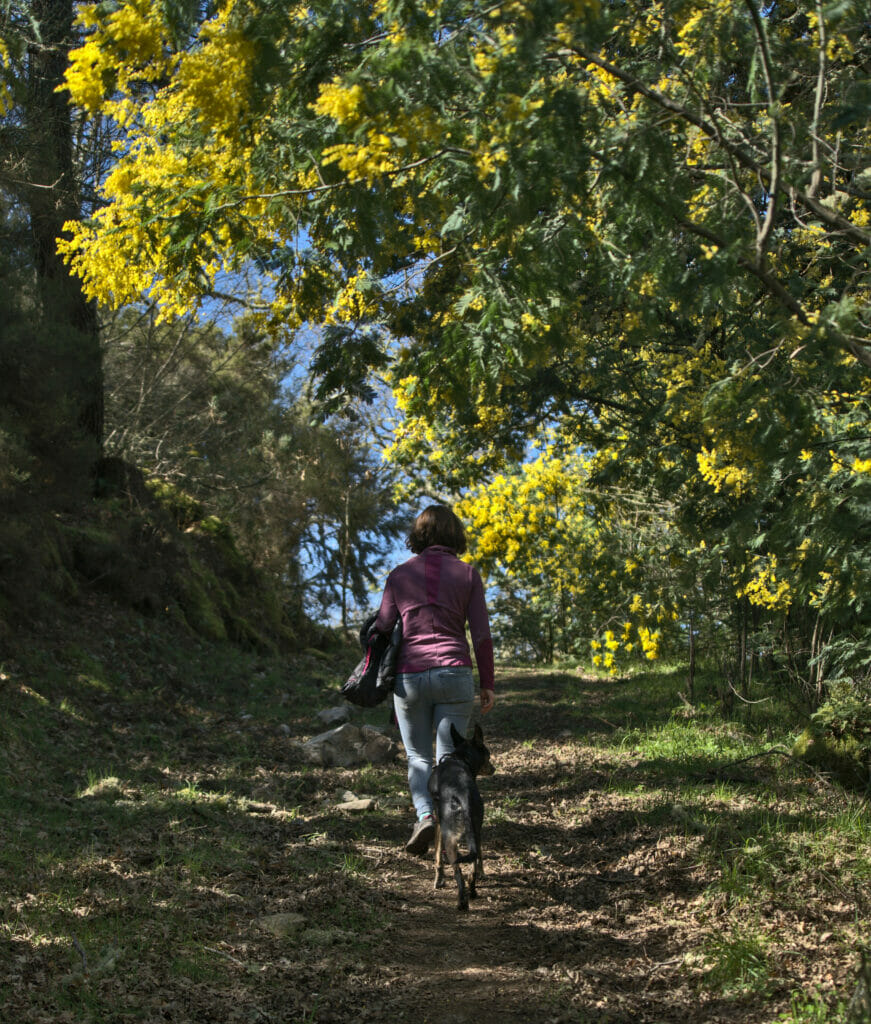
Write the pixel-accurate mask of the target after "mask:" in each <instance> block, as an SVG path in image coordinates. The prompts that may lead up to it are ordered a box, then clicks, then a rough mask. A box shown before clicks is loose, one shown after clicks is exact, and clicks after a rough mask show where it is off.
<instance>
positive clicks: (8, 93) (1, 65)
mask: <svg viewBox="0 0 871 1024" xmlns="http://www.w3.org/2000/svg"><path fill="white" fill-rule="evenodd" d="M9 66H10V60H9V50H8V48H7V46H6V43H4V42H3V40H2V39H0V72H4V75H3V76H0V117H2V116H3V115H4V114H6V113H8V112H9V111H10V110H11V109H12V102H13V99H12V89H11V88H10V87H9V84H8V82H6V81H5V72H6V71H8V69H9Z"/></svg>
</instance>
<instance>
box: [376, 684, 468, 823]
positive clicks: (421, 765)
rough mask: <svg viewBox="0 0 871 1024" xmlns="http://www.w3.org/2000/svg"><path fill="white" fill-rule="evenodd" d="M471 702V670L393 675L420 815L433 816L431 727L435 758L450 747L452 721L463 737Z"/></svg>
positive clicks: (395, 701)
mask: <svg viewBox="0 0 871 1024" xmlns="http://www.w3.org/2000/svg"><path fill="white" fill-rule="evenodd" d="M474 706H475V681H474V679H473V678H472V670H471V668H465V667H463V666H462V665H450V666H445V667H444V668H430V669H427V670H426V671H425V672H400V673H399V675H397V677H396V685H395V686H394V688H393V707H394V708H395V709H396V720H397V721H398V722H399V731H400V733H401V735H402V742H403V744H404V746H405V753H406V755H407V756H408V788H409V789H410V790H411V799H412V800H413V801H414V809H415V810H416V811H417V816H418V818H420V817H421V816H422V815H424V814H432V798H431V797H430V795H429V790H428V788H427V783H428V782H429V776H430V772H431V771H432V766H433V759H432V735H433V731H435V735H436V761H438V760H439V758H441V757H443V756H444V755H445V754H449V753H450V752H451V751H452V750H453V749H454V744H453V741H452V740H451V724H453V725H455V726H456V727H457V730H458V731H459V732H460V733H461V734H462V735H463V736H465V735H466V729H467V727H468V725H469V719H470V718H471V717H472V708H473V707H474Z"/></svg>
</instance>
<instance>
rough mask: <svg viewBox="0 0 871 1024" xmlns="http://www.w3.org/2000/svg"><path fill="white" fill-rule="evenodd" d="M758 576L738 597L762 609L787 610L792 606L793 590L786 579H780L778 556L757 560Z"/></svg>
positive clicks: (756, 571)
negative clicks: (744, 598)
mask: <svg viewBox="0 0 871 1024" xmlns="http://www.w3.org/2000/svg"><path fill="white" fill-rule="evenodd" d="M754 571H755V573H756V575H755V576H754V577H753V579H752V580H751V581H750V582H749V583H748V584H746V586H744V587H743V588H741V589H739V591H738V597H742V596H743V597H746V598H747V600H748V601H749V602H750V603H751V604H755V605H758V606H760V607H762V608H769V609H775V608H780V609H782V610H784V611H785V610H786V609H787V608H789V606H790V605H791V604H792V588H791V587H790V585H789V582H788V581H787V580H785V579H782V578H781V579H778V575H777V556H776V555H773V554H772V555H768V557H767V558H763V557H759V558H757V559H756V560H755V565H754Z"/></svg>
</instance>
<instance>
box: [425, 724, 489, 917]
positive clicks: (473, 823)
mask: <svg viewBox="0 0 871 1024" xmlns="http://www.w3.org/2000/svg"><path fill="white" fill-rule="evenodd" d="M451 739H452V740H453V743H454V749H453V751H452V752H451V753H450V754H445V755H444V757H442V759H441V760H440V761H439V763H438V764H437V765H436V767H435V768H434V769H433V773H432V775H430V778H429V791H430V793H431V794H432V798H433V807H434V809H435V817H436V835H435V842H436V873H435V885H434V887H433V888H435V889H441V888H442V887H443V886H444V884H445V872H444V867H443V866H442V858H445V859H447V862H448V865H449V866H450V867H452V868H453V869H454V878H455V879H456V882H457V909H458V910H468V909H469V900H470V899H474V898H475V897H476V896H477V892H476V885H477V882H478V877H479V876H480V877H483V875H484V865H483V860H482V857H481V826H482V824H483V823H484V801H483V800H482V799H481V793H480V791H479V789H478V783H477V782H476V781H475V777H476V776H478V775H492V774H493V772H494V771H495V769H494V767H493V765H492V764H491V763H490V751H489V750H488V749H487V748H486V747H485V746H484V734H483V733H482V732H481V726H480V725H476V726H475V732H474V734H473V736H472V738H471V739H470V740H467V739H464V738H463V737H462V736H461V735H460V733H459V732H458V731H457V729H456V728H455V727H454V726H453V725H452V726H451ZM463 839H465V841H466V846H467V847H468V850H469V852H468V853H460V843H461V842H462V840H463ZM461 864H472V865H473V867H472V878H471V880H470V882H469V887H468V891H467V890H466V884H465V881H464V879H463V871H462V868H461V867H460V865H461Z"/></svg>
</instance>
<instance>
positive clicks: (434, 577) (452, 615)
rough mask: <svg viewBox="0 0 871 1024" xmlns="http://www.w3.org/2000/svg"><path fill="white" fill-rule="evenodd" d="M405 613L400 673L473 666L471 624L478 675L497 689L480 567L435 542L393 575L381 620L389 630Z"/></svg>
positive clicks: (378, 625)
mask: <svg viewBox="0 0 871 1024" xmlns="http://www.w3.org/2000/svg"><path fill="white" fill-rule="evenodd" d="M400 616H401V617H402V647H401V648H400V651H399V666H398V671H400V672H423V671H425V670H426V669H428V668H438V667H440V666H443V665H469V666H471V664H472V658H471V656H470V654H469V644H468V642H467V641H466V622H468V623H469V632H470V633H471V635H472V645H473V646H474V648H475V661H476V662H477V664H478V675H479V676H480V678H481V686H482V688H483V689H485V690H492V689H493V688H494V679H495V674H494V670H493V641H492V639H491V638H490V620H489V619H488V617H487V606H486V604H485V603H484V585H483V583H482V582H481V577H480V575H479V574H478V570H477V569H475V568H474V567H473V566H471V565H468V564H467V563H466V562H463V561H461V560H460V559H459V558H457V556H456V553H455V552H454V551H453V550H452V549H451V548H446V547H442V546H441V545H439V544H433V545H432V546H431V547H428V548H426V550H425V551H423V552H421V554H419V555H415V556H414V557H413V558H409V560H408V561H407V562H403V563H402V565H400V566H398V567H397V568H396V569H394V570H393V572H391V573H390V575H389V576H388V577H387V584H386V585H385V587H384V596H383V597H382V598H381V607H380V609H379V611H378V617H377V619H376V620H375V628H376V629H377V630H378V632H379V633H389V632H390V631H391V630H392V629H393V627H394V625H395V624H396V620H397V619H398V618H399V617H400Z"/></svg>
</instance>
